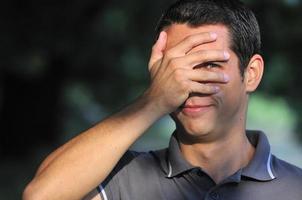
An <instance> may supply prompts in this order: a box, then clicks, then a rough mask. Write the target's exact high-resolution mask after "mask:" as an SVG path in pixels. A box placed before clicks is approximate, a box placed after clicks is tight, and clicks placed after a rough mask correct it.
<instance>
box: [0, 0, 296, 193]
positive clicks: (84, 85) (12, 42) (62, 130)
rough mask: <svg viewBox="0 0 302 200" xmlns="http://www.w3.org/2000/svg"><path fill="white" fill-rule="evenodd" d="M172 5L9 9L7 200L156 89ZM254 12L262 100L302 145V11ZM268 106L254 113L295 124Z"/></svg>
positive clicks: (2, 189) (1, 71)
mask: <svg viewBox="0 0 302 200" xmlns="http://www.w3.org/2000/svg"><path fill="white" fill-rule="evenodd" d="M171 2H173V1H171V0H167V1H160V0H154V1H140V0H131V1H130V0H125V1H117V0H111V1H108V0H102V1H100V0H86V1H80V0H74V1H50V0H45V1H38V0H29V1H21V0H10V1H8V0H4V1H1V4H0V5H1V6H0V11H1V12H0V13H1V14H0V16H1V17H0V22H1V23H0V25H1V31H0V35H1V37H0V41H1V45H0V51H1V60H0V62H1V63H0V64H1V65H0V66H1V68H0V124H1V138H2V139H1V140H0V156H1V160H2V162H1V164H0V169H1V170H0V171H1V173H0V175H1V180H2V181H1V183H0V199H19V198H20V194H21V191H22V189H23V187H24V185H25V184H26V182H28V181H29V180H30V179H31V177H32V176H33V173H34V171H35V169H36V167H37V165H38V163H39V162H40V161H41V160H42V159H43V157H44V156H45V155H47V154H48V153H49V152H50V151H52V150H53V149H54V148H55V147H57V146H59V145H60V144H62V143H64V142H65V141H67V140H68V139H70V138H71V137H73V136H75V135H76V134H78V133H80V132H81V131H83V130H84V129H87V128H88V127H89V126H92V125H93V124H94V123H97V122H98V121H99V120H101V119H103V118H104V117H105V116H107V115H108V114H110V113H112V112H114V111H116V110H118V109H119V108H121V107H122V106H123V105H125V104H127V103H129V102H130V101H132V100H133V99H135V98H136V97H137V96H138V95H139V94H140V93H141V92H142V91H143V90H144V89H145V88H146V87H147V84H148V71H147V63H148V58H149V54H150V47H151V46H152V44H153V41H154V37H155V35H154V28H155V26H156V23H157V20H158V18H159V16H160V15H161V13H162V11H163V10H164V9H165V8H166V7H167V5H168V4H170V3H171ZM245 2H247V3H248V4H249V5H250V6H251V7H252V8H253V10H254V11H255V13H256V15H257V17H258V20H259V23H260V26H261V29H262V36H263V56H264V58H265V60H266V69H265V76H264V80H263V82H262V84H261V87H260V89H259V90H260V92H261V93H262V94H265V96H266V97H267V98H268V99H277V102H278V103H281V104H286V105H288V107H289V108H290V109H291V110H292V112H294V116H296V118H295V120H294V121H295V125H296V131H294V132H296V133H297V136H299V137H300V138H302V131H300V130H301V128H302V127H301V124H302V123H301V120H302V117H301V116H302V104H301V100H302V96H301V87H302V84H301V82H300V81H301V75H302V68H301V66H300V65H301V63H302V51H301V47H302V37H301V35H302V2H301V0H274V1H273V0H261V1H260V0H249V1H247V0H246V1H245ZM258 100H259V101H258V102H262V103H260V104H259V105H258V106H256V107H255V108H253V110H254V112H258V110H259V108H260V110H259V112H260V111H263V112H271V113H273V114H272V115H278V112H279V113H280V112H282V113H283V114H282V115H284V120H281V121H278V120H279V119H280V118H279V119H278V120H275V122H276V123H277V121H278V123H290V122H289V121H291V120H288V119H291V116H292V115H290V117H288V118H287V117H286V113H287V111H275V109H277V108H276V107H278V105H279V104H274V103H272V104H265V103H264V104H263V99H262V98H260V99H258ZM275 112H276V113H275ZM284 113H285V114H284ZM257 116H258V115H257ZM267 123H269V122H267ZM272 126H273V124H272ZM165 130H166V129H160V130H158V129H156V132H157V133H156V134H157V135H160V132H161V131H165ZM159 137H160V136H159ZM165 138H167V136H165ZM162 145H163V144H162ZM9 166H13V167H9ZM3 180H6V181H5V182H4V181H3ZM11 190H14V191H17V192H13V193H12V192H11Z"/></svg>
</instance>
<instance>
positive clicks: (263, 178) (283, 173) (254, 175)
mask: <svg viewBox="0 0 302 200" xmlns="http://www.w3.org/2000/svg"><path fill="white" fill-rule="evenodd" d="M247 136H248V138H249V140H250V142H251V143H252V144H253V145H254V146H255V147H256V152H255V155H254V157H253V159H252V160H251V162H250V163H249V164H248V166H246V167H245V168H243V169H240V170H238V171H237V172H236V173H235V174H233V175H232V176H230V177H228V178H226V179H225V180H224V181H222V182H221V183H219V184H216V183H215V182H214V181H213V180H212V179H211V177H210V176H209V175H208V174H207V173H205V172H204V171H203V170H202V169H201V168H199V167H194V166H192V165H190V164H189V163H188V162H187V161H186V160H185V159H184V158H183V156H182V154H181V152H180V149H179V146H178V142H177V138H176V136H175V134H173V135H172V137H171V139H170V143H169V147H168V148H167V149H163V150H158V151H151V152H147V153H146V152H145V153H142V152H140V153H138V152H134V151H128V152H127V153H126V154H125V155H124V156H123V157H122V159H121V160H120V162H119V163H118V164H117V166H116V167H115V168H114V170H113V171H112V173H111V174H110V175H109V176H108V178H107V179H106V180H105V181H104V182H103V183H102V184H100V185H99V187H98V191H99V192H100V194H101V196H102V199H103V200H117V199H123V200H161V199H165V200H197V199H198V200H201V199H206V200H219V199H221V200H222V199H223V200H267V199H274V200H302V169H300V168H298V167H295V166H293V165H291V164H289V163H287V162H285V161H283V160H280V159H278V158H277V157H276V156H274V155H272V154H271V152H270V145H269V143H268V140H267V137H266V136H265V134H264V133H262V132H260V131H247ZM221 153H222V154H223V153H224V152H223V151H221Z"/></svg>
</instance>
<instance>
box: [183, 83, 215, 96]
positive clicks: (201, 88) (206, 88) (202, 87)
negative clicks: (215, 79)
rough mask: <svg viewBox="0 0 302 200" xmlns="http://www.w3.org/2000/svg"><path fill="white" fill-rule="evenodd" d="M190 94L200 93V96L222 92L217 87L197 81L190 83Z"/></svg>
mask: <svg viewBox="0 0 302 200" xmlns="http://www.w3.org/2000/svg"><path fill="white" fill-rule="evenodd" d="M189 84H190V87H189V90H190V91H189V93H200V94H208V95H211V94H216V93H218V92H219V91H220V88H219V87H218V86H215V85H207V84H202V83H198V82H195V81H190V83H189Z"/></svg>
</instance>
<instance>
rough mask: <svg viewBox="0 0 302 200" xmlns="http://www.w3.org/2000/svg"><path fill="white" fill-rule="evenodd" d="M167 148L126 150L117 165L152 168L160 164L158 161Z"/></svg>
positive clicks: (163, 155) (160, 160) (162, 157)
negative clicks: (147, 150) (146, 150)
mask: <svg viewBox="0 0 302 200" xmlns="http://www.w3.org/2000/svg"><path fill="white" fill-rule="evenodd" d="M166 151H167V148H165V149H160V150H155V151H149V152H144V151H134V150H129V151H127V152H126V153H125V154H124V155H123V157H122V158H121V160H120V161H119V165H120V166H123V167H125V166H126V167H127V168H136V169H137V168H142V169H146V168H152V167H155V166H156V167H158V166H160V163H161V162H162V160H163V159H164V157H165V155H166Z"/></svg>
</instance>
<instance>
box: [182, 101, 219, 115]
mask: <svg viewBox="0 0 302 200" xmlns="http://www.w3.org/2000/svg"><path fill="white" fill-rule="evenodd" d="M213 107H214V106H213V105H212V104H210V105H194V106H193V105H192V106H184V107H182V108H181V111H182V113H183V114H184V115H186V116H188V117H198V116H200V115H203V114H204V113H206V112H208V111H209V110H211V109H212V108H213Z"/></svg>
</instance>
